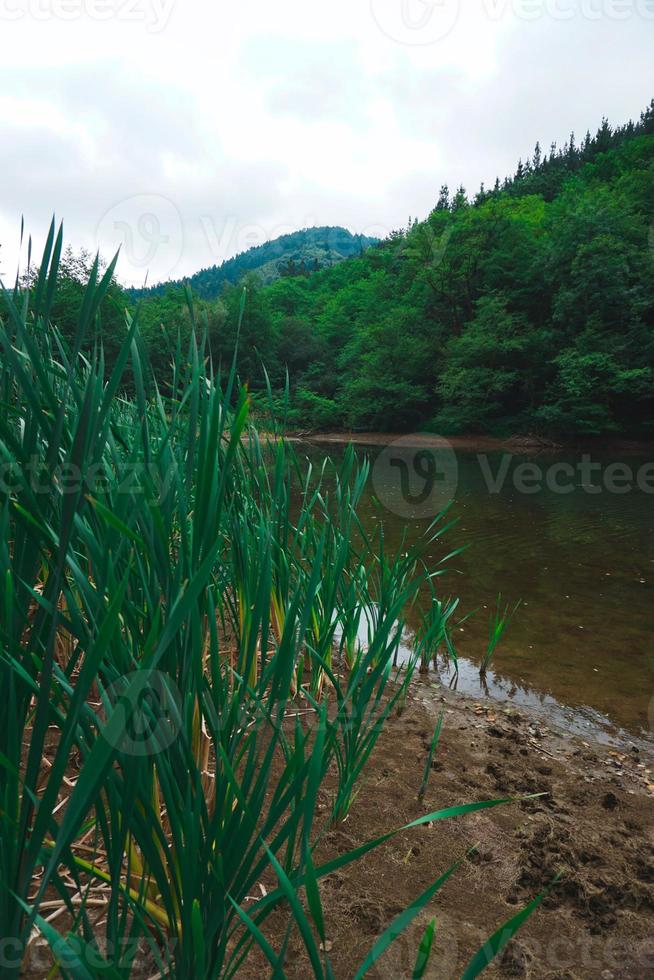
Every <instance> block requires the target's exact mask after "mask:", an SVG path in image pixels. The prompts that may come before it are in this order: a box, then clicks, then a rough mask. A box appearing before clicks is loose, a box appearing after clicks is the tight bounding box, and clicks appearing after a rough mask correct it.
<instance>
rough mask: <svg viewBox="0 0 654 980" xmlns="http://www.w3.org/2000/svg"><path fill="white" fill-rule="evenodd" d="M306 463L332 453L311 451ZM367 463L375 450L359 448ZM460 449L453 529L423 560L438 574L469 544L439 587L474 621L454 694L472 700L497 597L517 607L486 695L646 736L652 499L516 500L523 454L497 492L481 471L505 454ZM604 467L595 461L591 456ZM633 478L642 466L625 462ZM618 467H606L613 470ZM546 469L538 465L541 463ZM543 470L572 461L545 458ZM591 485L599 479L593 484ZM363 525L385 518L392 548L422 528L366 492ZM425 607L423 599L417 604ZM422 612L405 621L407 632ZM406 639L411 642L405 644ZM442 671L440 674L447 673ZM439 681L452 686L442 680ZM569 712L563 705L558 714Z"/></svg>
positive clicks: (653, 666) (572, 721) (460, 637)
mask: <svg viewBox="0 0 654 980" xmlns="http://www.w3.org/2000/svg"><path fill="white" fill-rule="evenodd" d="M306 451H307V454H308V455H310V456H311V457H312V459H314V460H318V459H319V458H320V457H321V456H324V455H325V454H329V455H331V456H334V457H336V456H338V455H339V452H340V451H341V450H339V447H337V446H334V445H330V446H329V447H321V446H318V445H316V446H310V447H306ZM358 451H360V452H361V453H362V454H363V453H366V454H367V455H369V456H370V458H371V460H372V461H373V462H374V459H375V458H376V456H377V454H378V453H379V452H380V448H379V447H377V446H371V447H358ZM484 455H486V456H487V464H486V470H485V469H484V465H482V463H481V462H480V458H479V456H478V454H476V453H473V452H458V453H457V461H458V488H457V492H456V497H455V501H454V506H453V513H454V515H455V516H456V517H457V518H458V524H457V525H456V527H455V528H453V529H452V530H451V531H450V532H449V533H448V535H447V540H446V541H441V542H439V543H438V551H434V553H432V554H430V555H429V556H428V561H429V562H430V564H431V565H432V566H433V568H434V569H435V568H436V567H437V564H438V562H439V560H440V559H441V558H442V556H443V554H444V551H443V550H442V549H444V548H445V549H447V551H450V550H452V549H453V548H457V547H461V546H465V548H466V550H465V552H464V553H463V554H462V555H460V556H458V557H457V558H456V559H455V560H453V562H452V563H451V564H450V567H449V568H448V572H447V574H446V575H445V576H444V577H443V578H442V579H441V580H440V581H441V594H442V595H443V596H445V595H448V594H453V595H459V596H461V600H462V609H463V611H464V612H466V611H471V610H476V613H475V615H474V616H473V617H472V618H471V619H469V620H468V621H466V623H465V624H464V625H463V626H462V627H461V628H460V630H457V631H456V634H455V635H456V640H457V649H458V653H459V670H460V673H459V680H458V684H459V689H461V690H465V691H466V692H468V693H480V688H479V674H478V665H479V662H480V659H481V655H482V652H483V650H484V647H485V643H486V638H487V631H488V616H489V613H490V610H491V608H492V607H493V606H494V604H495V601H496V597H497V594H498V593H499V592H501V593H502V595H503V597H504V599H505V600H506V601H508V602H511V603H512V604H513V603H514V602H515V601H516V600H517V599H522V600H523V606H522V607H521V609H520V611H519V613H518V615H517V616H516V618H515V620H514V622H513V623H512V625H511V627H510V630H509V633H508V634H507V636H506V637H505V639H503V641H502V643H501V644H500V647H499V648H498V651H497V653H496V655H495V659H494V661H493V667H492V671H490V672H489V675H488V684H489V693H490V695H491V696H492V697H494V698H497V699H498V700H500V701H503V700H507V701H509V700H510V701H513V702H514V703H516V704H520V705H523V706H524V707H527V708H529V709H531V710H546V711H547V712H549V713H550V717H552V716H553V715H557V716H558V717H559V718H560V720H561V722H562V723H565V724H566V725H568V727H570V726H573V727H574V728H575V729H576V730H577V729H578V730H584V727H585V726H587V725H592V726H599V727H601V728H603V729H604V730H606V731H608V730H609V729H610V727H611V726H612V725H613V726H617V728H622V729H625V730H627V731H629V732H631V733H634V734H637V733H639V734H642V735H649V734H651V732H650V728H649V719H648V710H649V708H650V703H651V701H652V698H653V697H654V651H653V649H652V623H653V609H652V598H653V597H654V524H653V522H652V503H653V501H654V497H653V496H652V495H651V494H648V493H645V492H643V491H642V490H640V489H639V488H637V487H636V488H634V489H633V490H632V491H631V492H629V493H619V494H618V493H610V492H608V491H607V490H606V489H604V488H602V489H601V490H600V492H598V493H589V492H588V489H589V488H588V486H584V484H583V481H582V480H581V478H579V479H578V480H577V482H576V484H575V485H574V486H573V488H572V492H568V493H564V494H560V493H555V492H553V491H552V490H551V489H550V488H548V487H547V486H544V487H542V488H541V489H540V490H539V491H538V492H537V493H529V494H526V493H520V492H518V490H517V489H516V485H515V481H514V479H513V474H514V472H515V468H516V467H517V466H519V465H520V464H522V463H524V460H525V457H524V455H520V456H514V457H513V458H512V459H511V460H510V464H509V467H508V470H507V474H506V478H505V479H504V482H503V485H502V486H501V488H499V490H498V492H496V493H490V492H489V489H488V486H487V482H486V478H485V472H486V476H487V474H488V469H489V468H490V471H491V472H492V473H493V474H497V473H498V472H499V468H500V466H501V465H502V456H501V454H498V453H491V454H484ZM597 458H600V459H601V457H597ZM627 460H628V465H629V466H630V467H631V468H633V469H637V468H638V467H639V466H641V465H646V464H647V463H648V460H646V459H640V458H634V457H633V456H630V457H627ZM615 461H616V460H615V458H614V457H612V458H611V459H608V458H606V459H605V460H604V461H603V463H604V464H605V465H606V466H610V465H611V464H612V463H614V462H615ZM538 462H539V464H543V457H542V456H541V457H539V459H538ZM545 462H546V465H551V464H552V463H568V464H571V465H572V466H573V467H577V466H578V463H579V459H578V457H574V456H556V457H553V456H548V457H547V458H546V460H545ZM597 479H598V480H599V478H597ZM361 515H362V518H363V521H364V524H367V525H368V527H373V526H374V525H375V524H376V523H377V522H378V521H379V519H380V517H381V519H383V522H384V527H385V533H386V537H387V540H388V542H389V544H390V546H391V547H396V546H399V544H400V540H401V536H402V534H403V533H404V531H405V529H408V532H409V535H410V536H414V537H417V536H419V535H420V533H421V532H422V531H424V528H425V525H426V521H425V520H407V519H406V518H402V517H399V516H398V515H397V514H394V513H392V512H391V511H390V510H388V509H387V508H382V509H381V510H380V509H379V504H378V503H376V501H374V500H373V495H372V492H369V493H368V494H367V496H365V497H364V499H363V501H362V506H361ZM424 601H425V602H427V601H428V597H427V596H426V595H425V600H424ZM417 619H418V612H417V611H415V612H414V616H413V618H412V616H411V615H409V618H408V626H409V629H410V630H411V629H412V628H413V629H414V628H416V627H417V625H418V623H417ZM408 642H410V635H409V636H408V637H407V643H408ZM443 669H444V668H443ZM442 679H443V680H444V681H445V682H446V683H448V682H449V677H448V676H445V677H443V678H442ZM564 706H565V707H564Z"/></svg>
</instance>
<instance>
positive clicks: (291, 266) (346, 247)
mask: <svg viewBox="0 0 654 980" xmlns="http://www.w3.org/2000/svg"><path fill="white" fill-rule="evenodd" d="M378 242H379V239H377V238H371V237H369V236H368V235H353V234H352V232H350V231H348V230H347V228H341V227H338V226H334V227H331V226H324V227H320V228H302V229H301V230H299V231H295V232H292V233H291V234H288V235H280V236H279V237H278V238H275V239H273V240H272V241H269V242H264V243H263V245H255V246H254V247H253V248H249V249H247V251H245V252H241V253H240V254H239V255H235V256H234V257H233V258H231V259H227V260H226V261H225V262H222V263H221V264H220V265H212V266H210V267H209V268H206V269H201V270H200V271H199V272H196V273H195V274H194V275H192V276H189V277H187V278H185V279H178V280H171V281H169V282H163V283H158V284H157V285H156V286H150V287H148V288H145V289H131V290H130V291H129V292H130V293H131V295H132V296H133V297H134V298H139V297H142V296H157V295H159V296H160V295H162V294H163V293H165V292H166V290H167V289H169V288H170V287H171V286H173V287H174V286H180V285H181V284H182V282H187V283H188V284H189V285H190V286H191V288H192V289H193V292H194V293H195V295H196V296H199V297H201V298H202V299H215V298H216V297H217V296H219V295H220V293H221V291H222V289H223V287H224V286H225V284H226V283H230V284H231V285H234V284H236V283H237V282H238V281H239V279H241V278H242V277H243V276H244V275H245V274H246V273H255V274H256V275H257V276H258V277H259V278H260V279H261V282H262V283H263V284H264V285H267V284H270V283H272V282H275V280H277V279H280V278H283V277H287V276H306V275H310V274H311V273H312V272H316V271H318V270H320V269H325V268H329V267H330V266H333V265H336V264H337V263H339V262H342V261H343V260H344V259H348V258H350V257H351V256H353V255H360V254H361V253H362V252H364V251H365V249H367V248H369V247H370V246H371V245H376V244H378Z"/></svg>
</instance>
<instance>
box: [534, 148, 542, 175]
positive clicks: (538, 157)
mask: <svg viewBox="0 0 654 980" xmlns="http://www.w3.org/2000/svg"><path fill="white" fill-rule="evenodd" d="M542 162H543V159H542V153H541V148H540V143H539V142H537V143H536V146H535V147H534V155H533V167H534V172H535V173H538V171H539V170H540V168H541V165H542Z"/></svg>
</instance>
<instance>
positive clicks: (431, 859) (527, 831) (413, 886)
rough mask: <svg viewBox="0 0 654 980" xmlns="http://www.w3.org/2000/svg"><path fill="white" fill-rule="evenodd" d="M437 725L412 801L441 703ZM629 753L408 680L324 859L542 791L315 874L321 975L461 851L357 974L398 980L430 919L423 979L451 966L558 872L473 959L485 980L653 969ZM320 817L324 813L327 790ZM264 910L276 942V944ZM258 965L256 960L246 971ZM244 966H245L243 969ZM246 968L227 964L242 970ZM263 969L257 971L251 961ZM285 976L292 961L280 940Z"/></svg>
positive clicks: (293, 970) (644, 860) (444, 973)
mask: <svg viewBox="0 0 654 980" xmlns="http://www.w3.org/2000/svg"><path fill="white" fill-rule="evenodd" d="M443 702H444V703H445V706H446V716H445V723H444V726H443V733H442V736H441V740H440V743H439V745H438V748H437V751H436V756H435V758H434V762H433V769H432V773H431V777H430V782H429V786H428V789H427V793H426V795H425V799H424V801H423V803H419V802H418V799H417V796H418V790H419V787H420V783H421V780H422V774H423V769H424V765H425V761H426V759H427V755H428V751H429V744H430V740H431V737H432V733H433V730H434V726H435V721H436V712H437V709H439V708H440V706H441V704H442V703H443ZM650 766H651V759H650V757H649V756H648V753H647V752H646V750H645V749H641V750H640V751H636V750H635V749H631V748H630V747H629V746H625V750H624V751H623V752H621V751H617V750H614V749H610V748H608V747H604V746H601V745H599V744H593V743H590V742H588V741H581V740H580V739H573V738H567V737H565V736H564V735H562V734H557V733H554V732H552V731H550V730H549V729H546V728H543V727H542V724H541V723H539V724H538V725H537V724H535V723H534V722H533V721H532V720H530V719H529V718H528V717H527V716H525V715H524V714H522V713H520V712H518V711H515V710H501V709H500V708H498V707H489V706H488V705H482V704H475V702H474V701H472V700H470V699H468V698H465V697H463V696H461V695H457V694H454V693H452V692H449V691H447V692H445V691H443V690H441V689H438V690H434V686H433V685H424V686H419V687H417V688H416V689H415V690H414V695H413V698H410V699H409V703H408V706H407V709H406V710H405V712H404V714H403V715H401V716H400V717H394V718H391V719H389V722H388V724H387V726H386V728H385V730H384V733H383V734H382V737H381V739H380V741H379V744H378V746H377V749H376V751H375V754H374V755H373V757H372V758H371V760H370V762H369V765H368V767H367V769H366V771H365V776H364V782H363V786H362V788H361V791H360V793H359V795H358V797H357V799H356V801H355V804H354V806H353V808H352V810H351V813H350V816H349V817H348V819H347V821H346V822H345V823H344V824H342V825H340V826H339V827H337V828H335V829H333V830H332V831H331V832H330V833H329V834H327V836H326V837H325V839H324V840H323V841H322V842H321V844H320V848H319V852H318V859H319V860H320V861H323V860H328V859H329V858H332V857H334V856H335V855H337V854H340V853H343V852H344V851H345V850H349V849H351V848H352V847H355V846H356V845H358V844H361V843H363V842H364V841H367V840H370V839H371V838H373V837H376V836H378V835H380V834H382V833H384V832H385V831H387V830H390V829H392V828H394V827H399V826H402V825H403V824H404V823H408V822H409V821H411V820H414V819H415V818H416V817H418V816H420V815H421V814H423V813H425V812H431V811H434V810H437V809H439V808H441V807H445V806H450V805H454V804H457V803H469V802H473V801H476V800H484V799H493V798H497V797H502V796H513V797H515V796H524V795H527V794H544V795H542V796H539V797H537V798H534V799H530V800H522V801H521V802H515V803H511V804H508V805H506V806H501V807H496V808H494V809H490V810H484V811H480V812H479V813H475V814H472V815H469V816H466V817H461V818H457V819H455V820H447V821H443V822H437V823H434V824H432V825H429V826H425V827H422V828H418V829H414V830H412V831H408V832H404V833H402V834H401V835H399V836H398V837H396V838H394V839H392V840H391V841H389V842H388V843H386V844H385V845H383V846H382V847H380V848H378V849H377V850H376V851H373V852H371V853H370V854H368V855H367V856H366V857H364V858H363V859H362V860H360V861H359V862H357V863H355V864H353V865H350V866H348V867H347V868H344V869H342V870H340V871H339V872H337V873H335V874H333V875H332V876H331V877H329V878H327V879H326V880H325V881H324V882H323V885H322V894H323V900H324V907H325V912H326V919H327V935H328V949H329V956H330V960H331V962H332V965H333V969H334V974H335V976H336V977H337V978H339V980H340V978H343V980H345V978H351V977H352V976H354V974H355V973H356V970H357V967H358V966H359V965H360V964H361V962H362V961H363V959H364V958H365V956H366V954H367V952H368V951H369V950H370V948H371V947H372V945H373V944H374V941H375V938H376V937H377V936H378V935H379V934H380V933H381V932H382V931H383V930H384V929H385V928H386V927H387V926H388V925H389V924H390V922H391V921H392V920H393V918H394V917H395V916H396V915H397V914H398V912H400V911H401V910H402V909H403V908H405V907H406V906H407V905H409V904H410V903H411V902H412V901H413V900H414V899H415V898H416V897H417V896H418V895H419V894H420V893H421V892H422V891H423V890H424V889H425V888H426V887H427V886H428V885H429V884H430V883H431V882H432V881H434V880H435V879H436V878H437V877H438V876H439V875H440V874H441V873H442V872H443V871H444V870H445V869H446V868H448V867H449V866H450V865H451V864H452V863H453V861H454V860H456V858H457V857H459V856H464V855H465V854H466V852H467V851H468V850H469V849H470V848H471V847H472V845H474V844H477V845H478V849H477V851H476V853H474V854H472V855H470V856H469V857H467V858H466V859H465V860H464V862H463V865H462V866H461V868H460V869H459V870H458V872H457V873H456V874H455V875H454V876H453V877H452V878H451V879H450V880H449V881H448V883H447V884H446V886H445V888H444V889H443V890H442V891H441V892H440V893H439V895H438V896H437V898H436V900H435V901H434V902H433V903H432V904H431V905H430V906H429V907H428V908H427V909H426V910H425V912H424V913H423V914H421V915H420V916H419V917H418V919H417V920H416V921H415V922H414V923H413V924H412V926H411V927H410V928H409V929H408V930H407V932H406V933H405V934H404V935H403V936H402V937H401V938H399V939H398V940H397V941H396V942H395V943H394V944H393V946H391V948H390V949H389V951H388V952H387V953H386V954H385V955H384V957H383V958H382V959H381V960H380V961H379V962H378V964H377V965H376V967H375V968H374V969H373V970H371V971H370V973H369V974H368V976H370V977H380V978H393V980H396V978H403V977H407V978H408V977H411V975H412V971H413V966H414V963H415V957H416V953H417V949H418V945H419V942H420V938H421V936H422V933H423V931H424V928H425V926H426V925H427V923H428V922H429V920H430V919H431V918H433V917H436V919H437V933H436V940H435V944H434V952H433V956H432V960H431V963H430V966H429V968H428V971H427V973H426V976H427V977H430V978H434V980H436V978H452V977H458V976H460V975H461V973H462V971H463V968H464V967H465V965H466V964H467V962H468V961H469V959H470V957H471V956H472V954H473V953H474V952H475V951H476V950H477V949H478V948H479V947H480V946H482V945H483V943H484V942H485V941H486V939H488V937H489V936H490V935H491V934H492V933H493V932H495V930H496V929H497V928H498V927H499V926H500V925H501V924H502V923H503V922H505V921H506V920H507V919H508V918H509V917H510V916H512V915H514V914H515V913H516V912H517V911H519V909H521V908H522V907H523V906H524V905H526V904H527V903H528V902H529V901H530V900H531V899H532V898H534V897H535V896H536V895H538V894H540V893H541V892H542V891H543V890H544V889H545V888H546V887H547V886H548V885H549V884H550V883H551V882H552V880H553V879H554V877H555V876H556V874H557V873H561V874H562V879H561V881H560V883H559V884H558V885H557V886H556V887H555V888H554V889H553V890H552V891H551V892H550V894H549V895H548V897H547V898H546V899H545V901H544V903H543V905H542V906H541V907H540V909H538V911H537V912H536V913H535V915H534V916H533V917H532V918H531V919H530V920H528V922H527V923H526V924H525V926H524V927H523V929H522V930H521V931H520V932H519V934H518V936H517V937H516V939H514V940H513V941H512V942H511V943H510V944H509V946H508V947H507V948H506V950H505V951H504V953H503V954H502V955H501V957H499V958H498V959H497V960H496V961H495V962H493V964H492V965H491V966H490V967H489V969H488V973H487V975H488V976H489V977H519V978H539V980H540V978H546V980H578V978H589V980H590V978H592V980H597V978H600V980H612V978H616V980H618V978H620V980H628V978H634V980H636V978H638V980H642V978H643V977H645V976H654V847H653V844H654V834H653V830H654V820H653V819H652V818H653V817H654V795H653V794H652V790H653V789H654V787H653V786H652V785H651V773H650V772H649V771H648V767H650ZM325 797H326V798H325V800H324V803H323V804H321V810H324V812H325V813H326V812H327V809H328V807H329V799H328V793H326V794H325ZM282 930H283V924H282V922H281V919H280V936H279V937H273V938H277V939H281V938H282V937H283V931H282ZM259 966H261V964H259ZM250 970H252V971H253V972H250ZM257 970H258V966H255V963H254V962H253V963H252V964H251V966H249V967H246V968H244V969H243V971H242V974H241V975H242V977H243V978H249V977H250V976H252V977H254V975H255V972H256V971H257ZM264 973H265V969H264ZM286 974H287V976H288V977H297V978H300V977H302V978H304V977H306V976H307V975H308V966H307V962H306V959H305V956H304V953H303V951H302V950H301V948H299V947H296V948H295V949H294V950H293V951H292V954H291V956H290V959H289V962H288V963H287V966H286Z"/></svg>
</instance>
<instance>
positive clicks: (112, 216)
mask: <svg viewBox="0 0 654 980" xmlns="http://www.w3.org/2000/svg"><path fill="white" fill-rule="evenodd" d="M0 31H1V35H0V36H1V37H2V61H1V66H0V122H1V126H2V130H1V134H0V161H1V169H0V176H1V179H2V183H1V185H0V244H1V245H2V249H1V251H0V272H1V273H2V275H3V277H4V278H13V275H14V273H15V266H16V262H17V259H18V250H17V245H18V239H19V231H20V219H21V215H24V216H25V224H26V229H27V230H28V231H30V232H31V233H32V235H33V237H34V239H35V243H36V245H37V246H38V245H40V244H41V243H42V241H43V237H44V232H45V230H46V229H47V224H48V222H49V219H50V216H51V215H52V213H53V212H54V213H56V215H57V217H58V218H63V219H64V226H65V233H66V240H67V241H68V242H70V243H71V244H72V245H74V246H75V247H76V248H77V247H85V248H88V249H95V248H97V247H99V248H100V250H101V251H102V253H103V254H104V255H108V254H109V253H111V252H112V251H113V250H114V249H115V247H116V246H117V245H119V244H121V242H122V246H123V248H122V258H121V261H120V265H119V278H121V279H122V280H123V281H125V282H129V283H141V282H142V281H143V280H144V278H145V275H146V272H147V273H148V275H149V280H150V282H154V281H157V280H160V279H162V278H169V277H170V276H175V277H178V276H181V275H186V274H190V273H192V272H194V271H196V270H197V269H198V268H201V267H204V266H207V265H212V264H214V263H216V262H220V261H221V260H222V259H224V258H227V257H229V256H230V255H233V254H235V253H236V252H238V251H241V250H243V249H244V248H247V247H248V246H250V245H252V244H257V243H259V242H261V241H262V240H265V239H268V238H273V237H276V236H277V235H278V234H283V233H284V232H287V231H290V230H293V229H296V228H300V227H304V226H307V225H314V224H332V225H335V224H342V225H345V226H346V227H348V228H350V229H351V230H353V231H357V232H365V233H367V234H379V235H383V234H385V233H386V232H388V231H389V230H390V229H393V228H398V227H402V226H404V225H406V222H407V218H408V217H409V216H412V217H414V216H417V217H424V216H425V215H426V214H427V213H428V212H429V210H430V209H431V208H432V207H433V205H434V203H435V201H436V198H437V196H438V190H439V187H440V186H441V184H443V183H449V184H450V186H451V187H455V186H456V185H458V184H460V183H463V184H464V185H465V186H466V187H467V188H468V190H469V191H470V192H474V191H476V190H477V188H478V187H479V183H480V181H482V180H484V181H485V182H486V183H490V182H492V181H493V180H494V179H495V176H496V175H500V176H501V177H503V176H504V175H505V174H506V173H507V172H512V171H513V170H514V169H515V165H516V163H517V160H518V158H519V157H520V156H522V157H526V156H527V155H529V154H530V153H531V150H532V148H533V146H534V143H535V142H536V140H537V139H540V141H541V143H542V144H543V146H544V147H549V144H550V142H551V141H552V140H554V139H556V140H558V141H559V142H560V143H563V142H564V141H565V140H566V139H567V137H568V136H569V133H570V131H571V130H573V129H574V130H575V131H576V132H577V134H579V135H580V136H583V134H584V133H585V131H586V129H587V128H591V129H593V130H594V129H595V128H596V127H597V126H598V125H599V123H600V121H601V117H602V116H603V115H604V114H606V115H608V116H609V118H610V119H611V121H612V122H623V121H626V120H627V119H628V118H630V117H637V116H638V115H639V113H640V111H641V110H642V109H643V108H644V107H645V105H646V104H647V103H648V102H649V101H650V99H651V98H652V97H654V57H653V55H654V0H514V2H509V0H461V2H457V0H329V2H324V3H316V2H315V0H314V2H311V0H276V2H271V0H239V2H236V0H233V2H231V3H230V2H226V0H218V2H216V0H0Z"/></svg>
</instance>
